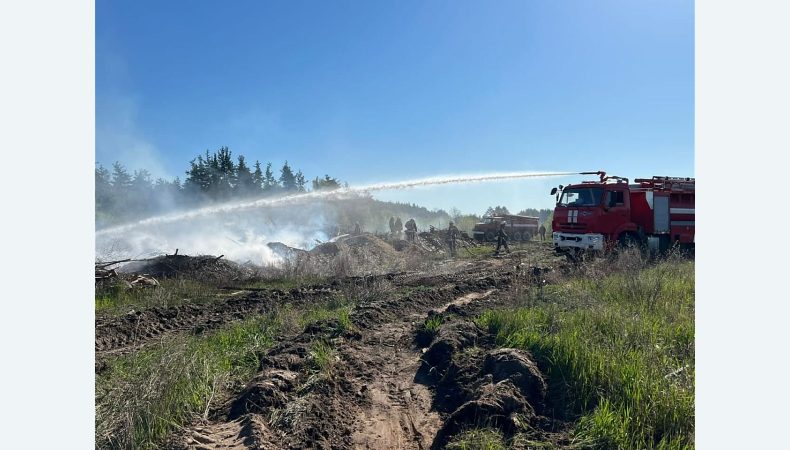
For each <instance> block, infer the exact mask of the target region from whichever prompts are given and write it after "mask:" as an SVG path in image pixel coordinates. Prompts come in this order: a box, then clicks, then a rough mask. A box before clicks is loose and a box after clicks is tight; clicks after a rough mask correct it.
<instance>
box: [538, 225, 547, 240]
mask: <svg viewBox="0 0 790 450" xmlns="http://www.w3.org/2000/svg"><path fill="white" fill-rule="evenodd" d="M538 233H539V234H540V240H541V241H545V240H546V226H545V225H543V224H540V229H538Z"/></svg>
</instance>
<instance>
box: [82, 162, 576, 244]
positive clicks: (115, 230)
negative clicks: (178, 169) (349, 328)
mask: <svg viewBox="0 0 790 450" xmlns="http://www.w3.org/2000/svg"><path fill="white" fill-rule="evenodd" d="M578 174H579V172H500V173H490V174H481V175H455V176H441V177H429V178H419V179H414V180H406V181H398V182H391V183H376V184H369V185H363V186H354V187H344V188H338V189H333V190H319V191H311V192H305V193H300V194H292V195H286V196H283V197H277V198H262V199H258V200H252V201H244V202H232V203H225V204H221V205H214V206H207V207H203V208H198V209H193V210H190V211H185V212H180V213H174V214H167V215H162V216H156V217H150V218H148V219H143V220H139V221H137V222H133V223H128V224H125V225H119V226H115V227H110V228H105V229H102V230H98V231H97V232H96V235H97V236H103V235H113V234H119V233H125V232H127V231H130V230H133V229H136V228H140V227H145V226H150V225H160V224H166V223H173V222H178V221H182V220H189V219H195V218H199V217H207V216H212V215H215V214H219V213H229V212H240V211H247V210H252V209H258V208H265V207H271V206H283V205H287V204H297V203H299V202H302V201H305V200H314V199H315V200H319V199H334V198H338V199H340V198H344V197H348V196H352V195H354V194H364V193H370V192H376V191H385V190H400V189H412V188H417V187H423V186H436V185H443V184H469V183H480V182H487V181H502V180H515V179H522V178H547V177H561V176H568V175H578Z"/></svg>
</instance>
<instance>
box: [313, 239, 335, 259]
mask: <svg viewBox="0 0 790 450" xmlns="http://www.w3.org/2000/svg"><path fill="white" fill-rule="evenodd" d="M310 253H312V254H314V255H326V256H335V255H337V254H338V253H340V247H338V246H337V244H336V243H334V242H324V243H323V244H321V245H318V246H316V247H315V248H313V249H312V250H310Z"/></svg>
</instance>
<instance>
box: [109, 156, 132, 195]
mask: <svg viewBox="0 0 790 450" xmlns="http://www.w3.org/2000/svg"><path fill="white" fill-rule="evenodd" d="M112 187H113V188H115V189H116V190H120V191H123V190H127V189H129V188H130V187H132V176H131V175H129V172H127V171H126V167H124V166H123V164H121V163H120V162H118V161H116V162H115V163H113V165H112Z"/></svg>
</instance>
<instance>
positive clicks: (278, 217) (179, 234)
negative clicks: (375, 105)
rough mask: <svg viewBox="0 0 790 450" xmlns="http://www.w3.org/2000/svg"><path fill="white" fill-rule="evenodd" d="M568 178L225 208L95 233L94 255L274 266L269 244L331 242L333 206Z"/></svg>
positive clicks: (433, 181)
mask: <svg viewBox="0 0 790 450" xmlns="http://www.w3.org/2000/svg"><path fill="white" fill-rule="evenodd" d="M566 175H572V173H566V172H563V173H557V172H512V173H493V174H482V175H457V176H444V177H431V178H422V179H415V180H406V181H399V182H394V183H376V184H370V185H366V186H358V187H350V188H341V189H336V190H321V191H312V192H307V193H300V194H293V195H287V196H282V197H276V198H263V199H258V200H252V201H242V202H233V203H226V204H221V205H214V206H209V207H204V208H199V209H195V210H191V211H185V212H179V213H174V214H169V215H163V216H158V217H152V218H148V219H143V220H140V221H137V222H134V223H129V224H125V225H120V226H116V227H111V228H106V229H102V230H99V231H97V232H96V253H97V256H98V257H99V258H100V259H104V260H106V259H116V258H117V259H120V258H127V257H132V258H135V257H142V256H153V255H155V254H162V253H172V252H174V251H175V249H179V252H180V254H190V255H198V254H211V255H219V254H223V255H225V257H227V258H228V259H232V260H235V261H239V262H247V261H249V262H252V263H255V264H272V263H274V264H276V263H278V262H280V259H279V257H278V256H277V255H276V254H274V253H273V252H272V250H271V249H270V248H269V247H268V246H267V245H266V244H267V243H271V242H282V243H284V244H286V245H289V246H291V247H297V248H303V249H310V248H312V247H313V246H315V245H316V243H317V241H326V240H328V239H329V238H331V236H329V235H328V234H327V230H329V229H331V228H332V226H333V225H334V224H336V223H337V217H336V216H337V214H338V210H337V209H338V204H337V202H335V201H336V200H343V199H350V198H357V197H359V195H360V194H366V193H370V192H374V191H383V190H391V189H409V188H416V187H420V186H432V185H446V184H460V183H477V182H486V181H496V180H509V179H519V178H537V177H554V176H566ZM330 204H331V207H330V206H328V205H330ZM405 220H406V219H404V222H405ZM434 225H436V226H442V225H441V224H438V223H437V224H434ZM423 227H427V224H423ZM423 229H424V228H423ZM367 231H373V230H370V229H368V230H367Z"/></svg>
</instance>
